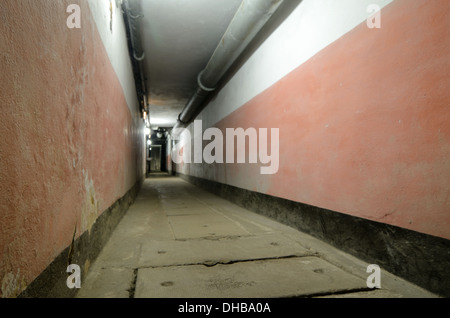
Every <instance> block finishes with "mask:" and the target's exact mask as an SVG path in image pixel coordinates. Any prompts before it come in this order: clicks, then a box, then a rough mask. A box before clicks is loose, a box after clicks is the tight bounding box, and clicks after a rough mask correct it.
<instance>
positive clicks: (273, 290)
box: [77, 176, 434, 298]
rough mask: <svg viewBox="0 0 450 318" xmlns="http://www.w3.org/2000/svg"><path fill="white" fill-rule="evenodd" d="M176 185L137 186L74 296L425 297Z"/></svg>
mask: <svg viewBox="0 0 450 318" xmlns="http://www.w3.org/2000/svg"><path fill="white" fill-rule="evenodd" d="M367 265H368V264H366V263H365V262H363V261H361V260H359V259H357V258H355V257H353V256H350V255H349V254H347V253H344V252H343V251H340V250H338V249H336V248H334V247H332V246H330V245H328V244H326V243H324V242H322V241H320V240H317V239H315V238H313V237H312V236H310V235H307V234H305V233H301V232H299V231H297V230H295V229H293V228H291V227H288V226H286V225H283V224H280V223H278V222H275V221H273V220H271V219H269V218H267V217H264V216H262V215H258V214H256V213H254V212H251V211H248V210H246V209H243V208H241V207H239V206H237V205H234V204H233V203H231V202H229V201H226V200H224V199H222V198H219V197H217V196H215V195H213V194H210V193H208V192H206V191H204V190H202V189H199V188H197V187H195V186H193V185H191V184H189V183H187V182H185V181H183V180H181V179H179V178H174V177H168V176H165V177H160V178H150V179H147V180H146V181H145V183H144V184H143V187H142V189H141V192H140V193H139V195H138V197H137V199H136V202H135V203H134V204H133V205H132V206H131V207H130V208H129V210H128V211H127V213H126V214H125V216H124V217H123V218H122V220H121V221H120V222H119V224H118V226H117V228H116V229H115V230H114V232H113V234H112V236H111V237H110V239H109V241H108V242H107V244H106V246H105V247H104V249H103V250H102V252H101V253H100V255H99V256H98V258H97V260H95V262H94V263H93V264H92V265H91V266H90V270H89V273H88V275H87V276H86V277H85V278H84V277H83V278H82V287H81V289H80V290H79V291H78V295H77V297H98V298H103V297H118V298H128V297H133V296H134V297H158V298H165V297H167V298H172V297H186V298H202V297H208V298H210V297H218V298H230V297H233V298H234V297H236V298H249V297H256V298H258V297H263V298H265V297H269V298H271V297H290V296H299V297H319V296H320V297H358V298H366V297H370V298H372V297H374V298H376V297H389V298H394V297H398V296H404V297H433V296H434V295H432V294H431V293H429V292H427V291H424V290H422V289H420V288H418V287H417V286H415V285H413V284H411V283H408V282H406V281H405V280H402V279H400V278H398V277H395V276H394V275H391V274H390V273H387V272H384V271H382V286H383V289H382V290H369V289H368V288H367V286H366V279H367V275H368V274H367V272H366V267H367Z"/></svg>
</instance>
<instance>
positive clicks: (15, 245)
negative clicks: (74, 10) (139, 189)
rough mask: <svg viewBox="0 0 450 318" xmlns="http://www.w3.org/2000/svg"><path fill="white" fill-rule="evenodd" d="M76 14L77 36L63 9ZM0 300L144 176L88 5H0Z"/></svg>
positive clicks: (134, 133)
mask: <svg viewBox="0 0 450 318" xmlns="http://www.w3.org/2000/svg"><path fill="white" fill-rule="evenodd" d="M72 3H76V4H79V5H80V7H81V14H82V15H81V17H82V27H81V29H68V28H67V27H66V19H67V17H68V14H67V13H66V8H67V6H68V5H69V4H72ZM0 43H1V45H0V72H1V77H0V107H1V117H0V118H1V119H0V122H1V123H0V136H1V139H0V163H1V164H0V214H1V221H0V284H1V286H0V287H1V292H0V296H3V297H6V296H14V295H16V294H17V293H18V292H20V290H22V289H23V288H24V287H26V285H27V284H29V283H30V282H31V281H32V280H33V279H34V278H35V277H36V276H38V275H39V274H40V273H41V272H42V270H43V269H45V267H46V266H48V265H49V263H51V261H52V260H53V259H54V258H55V257H56V256H57V255H58V254H59V253H61V251H62V250H63V249H64V248H66V247H67V246H69V245H70V243H71V239H72V235H73V232H74V228H75V226H76V227H77V235H76V236H77V237H78V236H80V235H81V234H82V233H83V232H85V231H88V230H89V229H90V228H91V226H92V224H93V223H94V222H95V220H96V219H97V217H98V216H99V215H100V214H101V213H102V212H103V211H105V210H106V209H107V208H108V207H109V206H111V205H112V204H113V203H114V202H115V201H116V200H117V199H119V198H120V197H122V196H123V195H124V194H125V193H126V192H127V191H128V190H129V189H130V188H131V187H132V186H133V185H134V184H135V183H136V182H138V181H139V180H140V179H141V177H142V175H143V173H144V171H143V169H142V168H143V162H142V158H143V154H142V151H143V150H144V145H143V136H142V129H143V127H142V125H141V122H142V121H140V120H139V113H138V112H139V109H138V108H139V106H138V105H136V110H135V112H134V113H133V112H132V111H130V109H129V107H128V105H127V102H126V100H125V97H124V92H123V89H122V87H121V85H120V83H119V80H118V78H117V76H116V74H115V72H114V69H113V67H112V65H111V63H110V61H109V59H108V56H107V53H106V51H105V48H104V47H103V44H102V41H101V39H100V36H99V34H98V31H97V29H96V26H95V23H94V22H93V20H92V18H91V15H90V11H89V6H88V4H87V1H85V0H80V1H75V0H67V1H65V0H58V1H54V0H40V1H34V0H19V1H17V0H2V1H1V2H0Z"/></svg>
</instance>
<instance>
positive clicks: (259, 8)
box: [174, 0, 283, 134]
mask: <svg viewBox="0 0 450 318" xmlns="http://www.w3.org/2000/svg"><path fill="white" fill-rule="evenodd" d="M282 2H283V0H243V1H242V3H241V6H240V7H239V9H238V10H237V12H236V14H235V16H234V18H233V20H232V21H231V23H230V25H229V27H228V29H227V31H226V32H225V34H224V35H223V37H222V39H221V40H220V42H219V45H218V46H217V48H216V50H215V52H214V54H213V55H212V57H211V59H210V60H209V62H208V64H207V65H206V68H205V69H204V70H203V71H201V72H200V74H199V75H198V77H197V89H196V91H195V93H194V95H193V96H192V97H191V98H190V99H189V101H188V102H187V104H186V105H185V107H184V108H183V110H182V112H181V113H180V115H179V116H178V122H177V124H176V125H175V127H174V133H175V134H176V131H177V130H176V129H177V128H183V127H186V126H187V125H188V124H189V123H190V122H192V121H193V120H194V119H195V116H196V115H197V114H198V113H199V111H200V110H201V108H202V107H203V106H204V102H205V100H206V98H207V97H208V96H209V94H211V93H212V92H213V91H214V90H215V89H216V87H217V85H218V83H219V82H220V80H221V79H222V77H223V76H224V74H226V72H227V71H228V70H229V68H230V67H231V66H232V65H233V63H234V62H235V61H236V60H237V59H238V58H239V56H240V55H241V54H242V52H243V51H244V50H245V49H246V47H247V46H248V45H249V43H250V42H251V41H252V40H253V39H254V38H255V36H256V35H257V34H258V32H259V31H260V30H261V29H262V28H263V26H264V25H265V24H266V23H267V21H268V20H269V19H270V18H271V17H272V15H273V14H274V13H275V12H276V10H277V9H278V8H279V7H280V5H281V4H282Z"/></svg>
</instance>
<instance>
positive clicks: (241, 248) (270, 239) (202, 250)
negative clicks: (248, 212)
mask: <svg viewBox="0 0 450 318" xmlns="http://www.w3.org/2000/svg"><path fill="white" fill-rule="evenodd" d="M312 253H313V252H312V251H311V250H307V249H305V248H303V247H302V246H301V245H299V244H297V243H295V242H294V241H292V240H289V239H287V238H286V237H285V236H283V235H281V234H267V235H260V236H247V237H239V236H237V237H236V236H230V237H222V238H217V239H198V240H181V241H180V240H176V241H174V240H172V241H154V240H149V241H146V242H143V243H142V251H141V257H140V260H139V267H148V266H173V265H183V264H201V263H208V264H216V263H228V262H233V261H243V260H255V259H264V258H280V257H287V256H293V255H296V256H306V255H311V254H312Z"/></svg>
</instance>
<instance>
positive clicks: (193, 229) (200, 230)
mask: <svg viewBox="0 0 450 318" xmlns="http://www.w3.org/2000/svg"><path fill="white" fill-rule="evenodd" d="M168 219H169V222H170V224H171V226H172V230H173V233H174V235H175V238H176V239H189V238H200V237H217V236H240V235H249V234H250V233H249V232H247V231H246V230H245V229H243V228H242V227H240V226H239V225H237V224H236V223H234V222H232V221H230V220H229V219H227V218H225V217H223V216H221V215H219V214H211V213H205V214H204V215H202V214H193V215H177V216H168Z"/></svg>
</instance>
